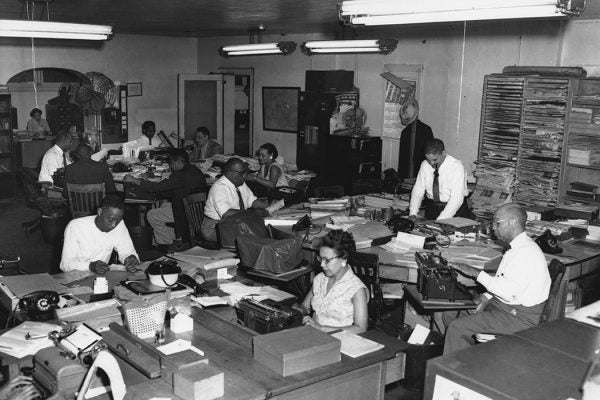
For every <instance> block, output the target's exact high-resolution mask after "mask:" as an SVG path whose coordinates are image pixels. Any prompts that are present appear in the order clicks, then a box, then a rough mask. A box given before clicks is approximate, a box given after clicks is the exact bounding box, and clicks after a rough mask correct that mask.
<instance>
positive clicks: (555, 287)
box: [473, 258, 566, 343]
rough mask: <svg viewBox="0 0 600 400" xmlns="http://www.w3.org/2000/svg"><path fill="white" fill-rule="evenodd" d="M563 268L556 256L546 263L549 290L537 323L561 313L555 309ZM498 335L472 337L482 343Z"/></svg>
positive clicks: (478, 334)
mask: <svg viewBox="0 0 600 400" xmlns="http://www.w3.org/2000/svg"><path fill="white" fill-rule="evenodd" d="M565 270H566V267H565V264H563V263H562V262H561V261H560V260H558V259H556V258H555V259H553V260H552V261H550V263H549V264H548V273H549V274H550V282H551V283H550V292H549V293H548V300H546V304H544V309H543V310H542V315H541V316H540V321H539V323H538V325H542V324H545V323H546V322H548V321H551V320H554V319H557V318H558V317H559V316H560V315H561V312H560V311H559V310H558V309H556V304H557V303H559V302H558V294H559V292H560V286H561V282H562V278H563V276H564V275H565ZM498 336H502V335H501V334H495V333H476V334H475V335H473V339H474V340H475V343H484V342H489V341H490V340H494V339H495V338H496V337H498Z"/></svg>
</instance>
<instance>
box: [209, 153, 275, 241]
mask: <svg viewBox="0 0 600 400" xmlns="http://www.w3.org/2000/svg"><path fill="white" fill-rule="evenodd" d="M247 176H248V165H247V164H246V163H244V162H243V161H242V160H240V159H239V158H235V157H233V158H230V159H229V160H227V162H226V163H225V165H224V166H223V176H222V177H220V178H219V179H218V180H217V181H216V182H215V183H214V184H213V185H212V187H211V188H210V191H209V192H208V198H207V199H206V205H205V206H204V217H205V218H204V220H203V221H202V227H201V233H202V237H204V239H205V240H209V241H211V242H216V241H217V232H216V230H215V228H216V226H217V224H218V223H219V221H220V220H221V219H223V218H225V217H229V216H230V215H234V214H236V213H239V212H241V211H245V210H247V209H248V208H255V209H259V212H260V214H261V215H267V214H268V213H267V211H266V210H264V209H265V208H266V207H267V206H268V205H269V203H267V202H264V201H262V200H259V199H257V198H256V196H255V195H254V193H252V191H251V190H250V188H249V187H248V186H247V185H246V177H247Z"/></svg>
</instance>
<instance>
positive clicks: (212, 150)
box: [190, 126, 223, 161]
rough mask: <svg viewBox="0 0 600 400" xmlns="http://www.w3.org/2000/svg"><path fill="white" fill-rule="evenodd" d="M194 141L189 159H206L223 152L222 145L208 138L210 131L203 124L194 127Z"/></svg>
mask: <svg viewBox="0 0 600 400" xmlns="http://www.w3.org/2000/svg"><path fill="white" fill-rule="evenodd" d="M194 143H195V144H196V145H195V146H194V149H193V150H192V154H191V155H190V159H191V161H200V160H206V159H207V158H211V157H212V156H214V155H215V154H223V146H221V145H220V144H219V143H217V142H215V141H214V140H210V131H209V130H208V128H207V127H205V126H201V127H199V128H198V129H196V136H195V138H194Z"/></svg>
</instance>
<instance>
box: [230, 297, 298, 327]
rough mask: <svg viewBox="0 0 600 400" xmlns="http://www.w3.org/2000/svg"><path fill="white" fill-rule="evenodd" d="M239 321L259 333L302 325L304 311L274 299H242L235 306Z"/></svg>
mask: <svg viewBox="0 0 600 400" xmlns="http://www.w3.org/2000/svg"><path fill="white" fill-rule="evenodd" d="M235 312H236V314H237V318H238V321H239V322H240V323H241V324H243V325H244V326H245V327H247V328H250V329H252V330H254V331H256V332H258V333H270V332H277V331H281V330H283V329H287V328H293V327H296V326H301V325H302V317H303V316H302V313H301V312H300V311H299V310H296V309H294V308H291V307H287V306H285V305H283V304H281V303H278V302H276V301H273V300H269V299H266V300H263V301H260V302H259V301H256V300H254V299H242V300H240V301H239V302H238V304H237V306H236V307H235Z"/></svg>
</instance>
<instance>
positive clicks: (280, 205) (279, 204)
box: [265, 199, 285, 214]
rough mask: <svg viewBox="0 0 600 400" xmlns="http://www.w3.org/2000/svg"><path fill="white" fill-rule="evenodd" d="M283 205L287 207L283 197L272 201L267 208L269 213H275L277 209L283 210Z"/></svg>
mask: <svg viewBox="0 0 600 400" xmlns="http://www.w3.org/2000/svg"><path fill="white" fill-rule="evenodd" d="M283 207H285V203H284V201H283V199H282V200H277V201H276V202H274V203H271V205H269V206H268V207H267V208H265V210H267V211H268V212H269V214H273V213H274V212H275V211H277V210H281V209H282V208H283Z"/></svg>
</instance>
